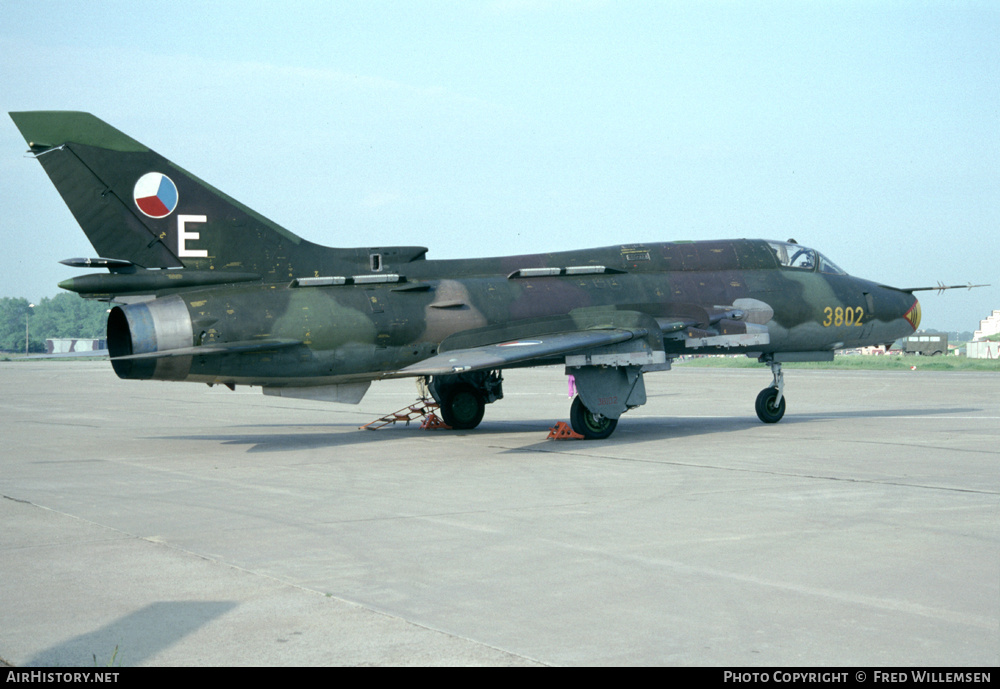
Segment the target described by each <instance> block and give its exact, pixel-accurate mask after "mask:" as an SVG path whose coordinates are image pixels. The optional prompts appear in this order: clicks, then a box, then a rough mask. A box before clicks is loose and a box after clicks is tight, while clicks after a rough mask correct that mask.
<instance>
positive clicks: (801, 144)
mask: <svg viewBox="0 0 1000 689" xmlns="http://www.w3.org/2000/svg"><path fill="white" fill-rule="evenodd" d="M998 37H1000V3H997V2H995V1H983V2H914V1H906V2H888V1H882V2H874V1H873V2H798V1H795V2H753V3H749V2H736V1H735V0H734V1H732V2H677V3H671V2H627V1H622V2H610V1H609V2H598V1H593V2H591V1H587V0H578V1H565V2H557V1H555V0H553V1H545V0H496V1H493V2H472V1H459V0H454V1H452V0H428V1H414V2H404V1H402V0H399V1H396V2H378V1H373V0H366V1H365V2H343V3H340V2H329V1H327V2H282V3H247V2H238V3H237V2H232V3H229V2H219V3H215V2H212V3H205V2H185V1H178V2H171V3H167V4H163V3H135V2H94V1H93V0H88V1H87V2H74V1H63V2H45V1H35V2H28V1H24V0H5V2H3V3H2V4H0V106H2V109H3V111H4V112H6V111H10V110H38V109H45V110H57V109H65V110H85V111H89V112H92V113H94V114H95V115H97V116H98V117H100V118H102V119H104V120H106V121H108V122H109V123H111V124H112V125H114V126H116V127H117V128H119V129H121V130H122V131H124V132H126V133H128V134H129V135H131V136H133V137H134V138H136V139H138V140H140V141H142V142H143V143H145V144H147V145H148V146H150V147H151V148H153V149H155V150H157V151H158V152H160V153H162V154H164V155H166V156H167V157H168V158H171V159H172V160H174V161H175V162H177V163H178V164H180V165H181V166H183V167H185V168H187V169H189V170H191V171H192V172H194V173H195V174H197V175H198V176H200V177H202V178H203V179H205V180H207V181H209V182H210V183H212V184H214V185H215V186H217V187H219V188H220V189H222V190H224V191H226V192H227V193H229V194H230V195H232V196H234V197H236V198H238V199H240V200H241V201H243V202H244V203H246V204H247V205H249V206H251V207H253V208H255V209H256V210H258V211H260V212H261V213H263V214H264V215H267V216H268V217H270V218H272V219H273V220H275V221H276V222H278V223H280V224H282V225H284V226H285V227H287V228H288V229H290V230H292V231H293V232H296V233H297V234H299V235H302V236H303V237H306V238H307V239H310V240H312V241H316V242H319V243H323V244H328V245H333V246H361V245H373V244H381V245H385V244H405V245H412V244H420V245H424V246H428V247H430V254H429V257H430V258H455V257H463V256H490V255H498V254H511V253H532V252H540V251H551V250H559V249H568V248H583V247H587V246H605V245H611V244H617V243H626V242H628V243H631V242H640V241H642V242H653V241H670V240H678V239H712V238H730V237H762V238H772V239H787V238H789V237H794V238H795V239H797V240H798V241H799V242H800V243H802V244H806V245H809V246H813V247H815V248H818V249H819V250H821V251H823V252H824V253H825V254H827V255H828V256H829V257H830V258H831V259H832V260H833V261H834V262H836V263H838V264H840V265H841V266H842V267H843V268H845V269H846V270H848V271H849V272H851V273H852V274H855V275H859V276H863V277H867V278H870V279H873V280H878V281H880V282H884V283H887V284H892V285H896V286H901V287H912V286H918V285H930V284H935V283H936V282H937V281H938V280H942V281H945V282H948V283H949V284H954V283H965V282H968V281H973V282H989V283H993V285H994V286H993V287H991V288H986V289H979V290H973V291H972V292H968V291H961V292H951V293H946V294H945V295H942V296H937V295H934V294H927V293H925V294H923V295H922V296H921V301H922V303H923V313H924V323H923V324H924V326H926V327H932V328H941V329H949V330H952V329H954V330H974V329H975V328H976V327H978V323H979V320H980V319H981V318H985V317H986V316H987V315H989V313H990V311H991V310H992V309H994V308H997V309H1000V269H998V267H997V266H998V257H1000V240H998V234H1000V174H998V173H1000V38H998ZM24 150H25V145H24V141H23V140H22V139H21V138H20V135H19V133H18V132H17V129H16V128H15V127H14V125H13V123H12V122H11V121H10V120H9V118H7V117H6V116H4V119H3V120H2V121H0V238H2V241H3V244H4V251H3V252H2V255H0V296H25V297H28V298H30V299H33V300H34V299H39V298H41V297H43V296H52V295H54V294H56V293H57V292H58V288H57V287H56V286H55V285H56V283H57V282H58V281H59V280H62V279H65V278H67V277H72V276H74V275H77V274H80V273H79V272H78V271H74V270H72V269H69V268H66V267H64V266H60V265H59V264H58V263H57V262H58V261H59V260H60V259H63V258H69V257H74V256H92V255H93V254H94V251H93V249H92V248H91V247H90V245H89V244H88V243H87V241H86V238H85V237H84V235H83V233H82V232H81V231H80V230H79V228H78V226H77V225H76V222H75V221H74V220H73V218H72V216H71V215H70V214H69V211H68V210H66V208H65V206H64V205H63V203H62V201H61V199H60V198H59V196H58V194H57V193H56V191H55V189H54V188H53V187H52V186H51V184H50V183H49V181H48V178H47V177H46V176H45V174H44V173H43V172H42V170H41V167H40V166H39V165H38V163H36V162H34V161H32V160H30V159H28V158H25V157H23V151H24Z"/></svg>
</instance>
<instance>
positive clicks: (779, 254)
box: [767, 242, 847, 275]
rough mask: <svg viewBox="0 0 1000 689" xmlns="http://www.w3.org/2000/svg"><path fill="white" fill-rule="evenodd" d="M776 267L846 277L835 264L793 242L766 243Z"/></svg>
mask: <svg viewBox="0 0 1000 689" xmlns="http://www.w3.org/2000/svg"><path fill="white" fill-rule="evenodd" d="M767 244H768V246H769V247H771V251H772V252H774V255H775V258H777V259H778V265H780V266H781V267H782V268H793V269H795V270H810V271H815V270H819V272H821V273H832V274H833V275H847V273H846V272H845V271H844V270H842V269H841V268H840V267H839V266H837V264H836V263H834V262H833V261H831V260H830V259H828V258H827V257H826V256H824V255H823V254H821V253H820V252H818V251H816V250H815V249H810V248H808V247H805V246H802V245H801V244H795V243H794V242H768V243H767Z"/></svg>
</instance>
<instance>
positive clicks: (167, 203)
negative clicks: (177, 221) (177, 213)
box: [132, 172, 177, 218]
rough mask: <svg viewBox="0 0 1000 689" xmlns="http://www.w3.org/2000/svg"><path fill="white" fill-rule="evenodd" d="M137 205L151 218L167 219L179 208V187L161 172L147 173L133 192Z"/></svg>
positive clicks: (136, 184)
mask: <svg viewBox="0 0 1000 689" xmlns="http://www.w3.org/2000/svg"><path fill="white" fill-rule="evenodd" d="M132 197H133V198H134V199H135V205H136V206H138V208H139V210H141V211H142V212H143V213H145V214H146V215H148V216H149V217H151V218H165V217H167V216H168V215H170V214H171V213H173V212H174V209H175V208H177V185H176V184H174V182H173V180H172V179H170V178H169V177H167V176H166V175H164V174H161V173H159V172H147V173H146V174H145V175H143V176H142V177H140V178H139V181H138V182H136V183H135V189H134V190H133V191H132Z"/></svg>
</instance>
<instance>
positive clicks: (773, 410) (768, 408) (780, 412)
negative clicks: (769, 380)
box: [756, 388, 785, 423]
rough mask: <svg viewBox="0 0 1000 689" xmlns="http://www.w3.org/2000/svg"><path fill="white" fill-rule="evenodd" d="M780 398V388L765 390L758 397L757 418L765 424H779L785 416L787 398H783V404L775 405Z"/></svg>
mask: <svg viewBox="0 0 1000 689" xmlns="http://www.w3.org/2000/svg"><path fill="white" fill-rule="evenodd" d="M777 398H778V388H764V389H763V390H761V391H760V394H759V395H757V405H756V407H757V418H758V419H760V420H761V421H763V422H764V423H778V422H779V421H781V417H782V416H784V415H785V396H784V395H782V396H781V402H779V403H778V404H775V403H774V402H775V400H776V399H777Z"/></svg>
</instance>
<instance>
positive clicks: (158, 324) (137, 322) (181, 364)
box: [108, 296, 194, 380]
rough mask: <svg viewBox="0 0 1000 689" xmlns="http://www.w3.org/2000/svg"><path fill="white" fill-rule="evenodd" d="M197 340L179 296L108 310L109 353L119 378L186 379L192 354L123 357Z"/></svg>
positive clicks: (171, 347) (174, 347)
mask: <svg viewBox="0 0 1000 689" xmlns="http://www.w3.org/2000/svg"><path fill="white" fill-rule="evenodd" d="M193 344H194V328H193V326H192V323H191V315H190V314H189V313H188V309H187V305H186V304H185V303H184V300H183V299H181V298H180V297H179V296H172V297H166V298H164V299H157V300H155V301H150V302H141V303H138V304H128V305H126V306H116V307H114V308H113V309H111V313H110V314H108V354H109V355H110V357H111V365H112V367H113V368H114V370H115V373H116V374H117V375H118V377H119V378H125V379H138V380H150V379H155V380H185V379H186V378H187V377H188V374H189V372H190V370H191V357H190V356H176V357H169V356H168V357H150V358H136V359H121V358H118V357H129V356H132V355H136V354H156V353H161V352H168V351H170V350H172V349H180V348H182V347H190V346H192V345H193Z"/></svg>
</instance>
